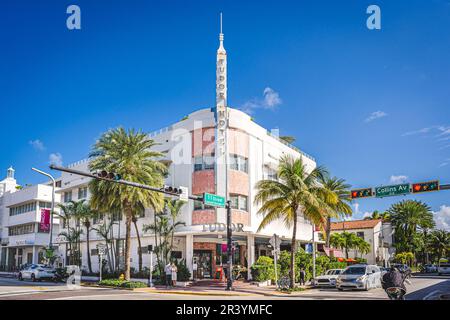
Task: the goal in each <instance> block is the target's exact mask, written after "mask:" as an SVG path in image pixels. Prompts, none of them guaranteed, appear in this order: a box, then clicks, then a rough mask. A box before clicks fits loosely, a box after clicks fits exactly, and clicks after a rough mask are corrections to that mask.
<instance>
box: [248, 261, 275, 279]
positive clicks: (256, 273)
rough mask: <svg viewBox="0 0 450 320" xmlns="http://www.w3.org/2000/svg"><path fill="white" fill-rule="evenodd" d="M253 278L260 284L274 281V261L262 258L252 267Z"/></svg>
mask: <svg viewBox="0 0 450 320" xmlns="http://www.w3.org/2000/svg"><path fill="white" fill-rule="evenodd" d="M251 272H252V278H253V279H254V280H256V281H258V282H262V281H267V280H272V279H274V278H275V271H274V264H273V259H272V258H270V257H265V256H261V257H259V258H258V261H256V263H255V264H254V265H252V267H251Z"/></svg>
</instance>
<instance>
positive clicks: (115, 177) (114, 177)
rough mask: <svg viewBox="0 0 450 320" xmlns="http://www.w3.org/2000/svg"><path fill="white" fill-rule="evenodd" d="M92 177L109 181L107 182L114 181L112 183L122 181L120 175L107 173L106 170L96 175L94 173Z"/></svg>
mask: <svg viewBox="0 0 450 320" xmlns="http://www.w3.org/2000/svg"><path fill="white" fill-rule="evenodd" d="M94 175H96V176H97V177H99V178H104V179H109V180H114V181H119V180H122V176H121V175H120V174H118V173H114V172H108V171H106V170H99V171H97V172H96V173H94Z"/></svg>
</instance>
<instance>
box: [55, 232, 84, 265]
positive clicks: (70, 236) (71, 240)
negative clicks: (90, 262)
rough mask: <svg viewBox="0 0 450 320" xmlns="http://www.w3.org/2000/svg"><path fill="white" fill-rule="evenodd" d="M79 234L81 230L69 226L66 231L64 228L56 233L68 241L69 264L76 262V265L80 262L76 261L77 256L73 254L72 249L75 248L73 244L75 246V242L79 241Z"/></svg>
mask: <svg viewBox="0 0 450 320" xmlns="http://www.w3.org/2000/svg"><path fill="white" fill-rule="evenodd" d="M81 234H82V231H81V230H77V229H75V228H71V227H69V228H68V229H67V231H66V230H64V231H61V232H60V233H59V234H58V236H60V237H64V238H65V240H66V241H67V243H68V246H69V251H70V255H69V258H70V264H76V265H79V264H80V263H79V261H78V259H79V257H77V256H76V255H75V254H74V250H75V249H74V246H75V245H76V243H77V242H78V241H79V239H80V236H81Z"/></svg>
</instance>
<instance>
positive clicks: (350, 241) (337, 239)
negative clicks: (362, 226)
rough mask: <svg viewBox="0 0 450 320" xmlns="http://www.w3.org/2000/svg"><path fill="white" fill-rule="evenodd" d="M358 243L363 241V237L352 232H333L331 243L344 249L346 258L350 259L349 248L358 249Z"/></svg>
mask: <svg viewBox="0 0 450 320" xmlns="http://www.w3.org/2000/svg"><path fill="white" fill-rule="evenodd" d="M358 243H361V238H360V237H358V236H357V235H356V234H354V233H352V232H346V231H344V232H342V233H333V234H332V235H331V237H330V244H331V245H332V246H333V247H335V248H340V249H342V250H344V251H345V258H346V259H348V252H349V250H351V249H356V248H357V244H358ZM363 250H365V248H363ZM369 251H370V248H369Z"/></svg>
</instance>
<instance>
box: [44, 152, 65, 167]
mask: <svg viewBox="0 0 450 320" xmlns="http://www.w3.org/2000/svg"><path fill="white" fill-rule="evenodd" d="M48 160H49V162H50V164H53V165H55V166H62V164H63V161H62V155H61V153H58V152H57V153H51V154H50V156H49V157H48Z"/></svg>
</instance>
